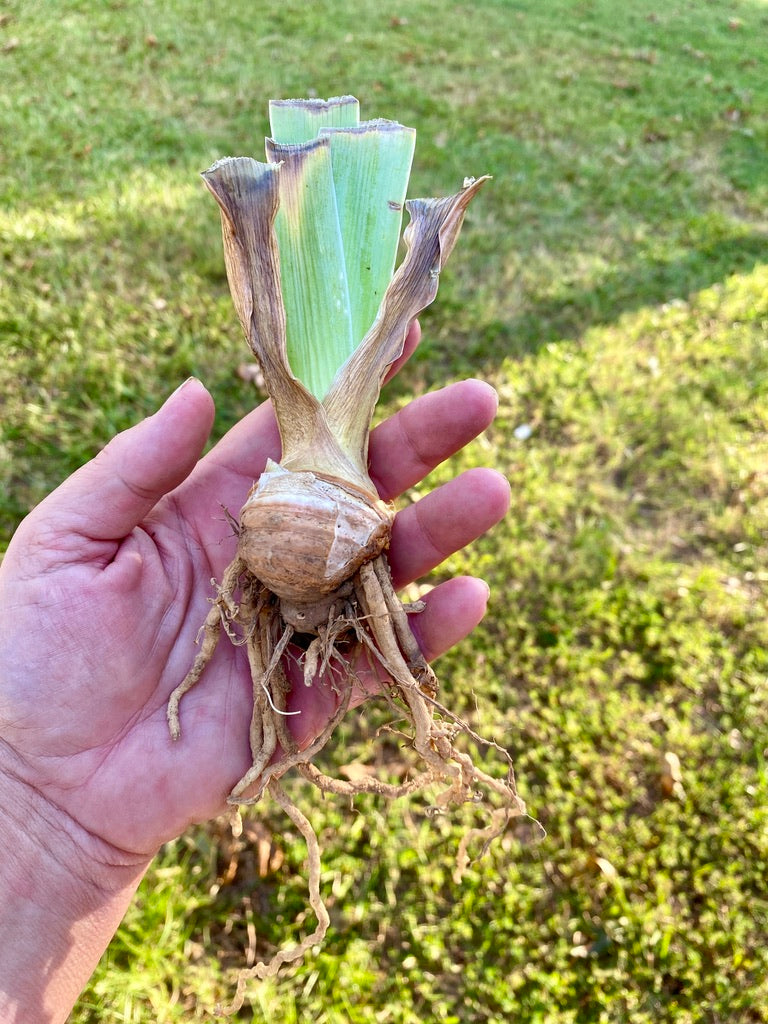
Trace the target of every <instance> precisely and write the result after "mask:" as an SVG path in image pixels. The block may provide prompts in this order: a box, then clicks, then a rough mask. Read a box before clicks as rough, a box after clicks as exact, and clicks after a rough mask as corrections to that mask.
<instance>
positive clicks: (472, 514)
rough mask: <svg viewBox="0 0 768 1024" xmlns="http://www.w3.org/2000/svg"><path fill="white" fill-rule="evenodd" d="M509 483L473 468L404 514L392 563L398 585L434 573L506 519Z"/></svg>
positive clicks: (395, 536)
mask: <svg viewBox="0 0 768 1024" xmlns="http://www.w3.org/2000/svg"><path fill="white" fill-rule="evenodd" d="M509 498H510V490H509V484H508V483H507V481H506V479H505V478H504V477H503V476H502V475H501V473H497V472H496V471H495V470H492V469H470V470H467V472H466V473H462V475H461V476H459V477H457V478H456V479H455V480H451V481H450V482H449V483H447V484H443V486H442V487H438V488H437V489H436V490H434V491H432V492H431V493H430V494H428V495H426V497H424V498H422V499H421V500H420V501H417V502H416V503H415V504H414V505H410V506H409V507H408V508H405V509H403V510H402V512H399V513H398V515H397V516H396V518H395V522H394V526H393V528H392V544H391V547H390V551H389V563H390V566H391V568H392V580H393V582H394V585H395V587H403V586H405V585H406V584H408V583H411V582H412V581H413V580H415V579H418V578H419V577H420V576H423V575H424V574H425V573H428V572H430V571H431V570H432V569H434V568H435V567H436V566H438V565H439V564H440V563H441V562H443V561H444V560H445V559H446V558H447V557H448V556H449V555H452V554H453V553H454V552H456V551H459V550H460V549H461V548H463V547H466V545H467V544H470V543H471V542H472V541H473V540H476V539H477V538H478V537H480V536H481V535H482V534H484V533H485V532H486V531H487V530H489V529H490V528H491V527H492V526H494V525H495V524H496V523H498V522H499V520H501V519H503V518H504V516H505V515H506V512H507V509H508V507H509Z"/></svg>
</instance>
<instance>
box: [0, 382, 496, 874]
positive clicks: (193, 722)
mask: <svg viewBox="0 0 768 1024" xmlns="http://www.w3.org/2000/svg"><path fill="white" fill-rule="evenodd" d="M455 388H463V389H464V400H465V401H464V409H463V413H464V415H463V417H459V419H460V421H461V422H457V416H456V398H457V397H458V396H457V395H456V394H455ZM455 388H454V389H447V390H453V391H454V394H453V395H452V396H450V397H449V395H448V394H447V393H446V392H443V393H438V395H434V396H427V398H425V399H422V400H421V402H420V403H414V404H413V405H412V406H410V407H409V408H408V409H406V410H404V411H403V412H402V413H400V414H398V417H395V418H394V419H393V420H392V421H390V422H389V423H388V424H386V425H383V426H382V427H381V428H379V432H378V435H376V434H375V435H374V438H372V445H371V454H372V466H373V472H374V474H376V472H377V471H378V476H377V477H375V478H376V479H377V482H378V484H379V487H380V490H381V491H382V494H383V496H384V497H386V498H391V497H394V496H395V494H396V493H399V491H400V490H402V489H404V488H405V487H407V486H410V485H412V484H413V483H415V482H417V480H418V479H420V478H421V476H422V475H423V474H424V472H425V471H428V470H429V468H431V467H432V466H433V465H436V464H437V463H438V462H440V461H442V459H443V458H445V457H446V456H447V455H449V454H450V453H451V452H452V451H455V450H456V449H457V448H459V447H461V445H462V444H464V443H466V441H468V440H469V439H470V438H471V437H473V436H475V434H476V433H477V432H478V431H479V430H480V429H483V428H484V427H485V426H486V425H487V423H488V422H489V420H490V418H491V417H492V415H493V410H494V407H495V403H494V400H493V398H492V395H491V392H490V389H487V388H485V387H484V386H483V385H479V384H478V383H477V382H465V384H463V385H456V386H455ZM185 392H186V394H185ZM211 416H212V407H211V403H210V398H209V397H208V396H207V393H205V392H204V391H203V389H202V387H200V386H199V385H197V384H196V382H195V387H192V388H187V389H183V390H182V391H181V392H179V393H177V396H174V399H173V400H169V402H168V403H167V404H166V406H165V407H164V408H163V410H161V413H159V414H158V415H157V416H156V417H153V418H151V419H150V420H147V421H145V422H144V423H143V424H140V425H139V426H138V427H137V428H134V430H133V431H130V432H127V433H126V434H124V435H121V436H120V437H119V438H118V439H116V442H115V443H113V444H112V445H111V446H109V447H108V449H107V450H105V452H104V453H103V454H102V456H101V457H100V459H99V460H96V461H95V462H94V463H91V464H89V466H86V467H84V469H83V470H81V471H80V474H76V475H75V476H74V477H72V478H71V479H70V480H69V481H67V482H66V484H65V485H63V486H62V488H61V489H60V490H59V491H57V492H54V494H53V495H51V496H50V497H49V498H48V499H47V500H46V502H43V503H42V504H41V506H39V508H38V509H37V510H36V511H35V513H33V516H32V517H30V520H29V521H28V522H27V524H25V525H24V526H23V527H22V528H21V529H20V531H19V534H18V535H17V538H16V540H15V542H14V544H13V545H12V547H11V548H10V549H9V552H8V555H7V556H6V560H5V562H4V563H3V566H2V575H1V576H0V606H2V607H4V608H10V609H11V612H10V615H6V616H5V617H4V623H3V632H2V634H0V737H2V739H0V752H2V753H5V754H8V758H7V760H8V764H9V770H12V771H14V772H16V773H18V774H19V775H21V776H22V777H23V778H24V780H25V782H27V783H29V784H31V785H34V786H35V788H36V789H38V790H39V791H40V792H42V793H43V794H44V795H45V797H46V799H48V800H49V801H50V802H51V803H52V804H54V805H55V806H56V807H58V808H60V809H61V810H62V811H63V812H64V813H65V814H66V815H68V816H69V817H70V818H71V819H72V820H73V821H74V822H76V823H77V825H78V826H79V827H81V828H83V829H85V830H86V831H87V832H89V833H90V834H92V835H94V836H97V837H99V838H101V839H103V840H106V841H108V842H109V843H111V844H112V845H114V846H117V847H119V848H120V849H123V850H127V851H130V852H132V853H136V854H142V855H146V856H151V855H152V854H153V853H154V851H155V850H156V849H157V847H158V846H159V844H160V843H162V842H163V841H164V840H166V839H169V838H171V837H173V836H176V835H178V834H180V832H181V831H183V829H184V828H185V827H186V826H187V825H188V824H189V823H190V822H192V821H197V820H203V819H205V818H208V817H211V816H213V815H215V814H217V813H220V812H221V810H222V809H223V806H224V800H225V798H226V795H227V793H228V792H229V790H230V788H231V786H232V785H233V783H234V782H235V781H236V780H237V779H238V778H240V776H241V775H242V774H243V773H244V772H245V770H246V769H247V767H248V766H249V764H250V752H249V748H248V736H247V732H248V727H247V724H248V721H249V718H250V708H251V695H250V689H251V682H250V673H249V671H248V667H247V662H246V660H245V657H244V653H243V651H242V650H241V649H239V648H236V647H234V646H233V645H231V644H229V643H221V644H219V647H218V649H217V651H216V654H215V655H214V659H213V661H212V662H211V664H210V665H209V667H208V669H207V670H206V676H205V678H204V679H203V681H202V682H201V684H200V685H199V686H198V687H197V688H196V689H195V691H193V692H192V693H190V694H189V696H188V698H187V699H186V700H185V705H184V709H183V712H182V736H181V739H180V740H179V741H178V742H177V743H172V742H171V740H170V738H169V735H168V727H167V722H166V702H167V699H168V696H169V694H170V692H171V690H172V689H173V688H174V687H175V686H176V685H177V684H178V683H179V682H180V680H181V679H182V678H183V677H184V675H185V674H186V672H187V671H188V669H189V667H190V664H191V660H192V658H193V657H194V653H195V648H194V647H193V645H192V640H193V638H194V637H195V635H196V633H197V630H198V629H199V627H200V625H201V623H202V621H203V619H204V618H205V615H206V612H207V609H208V604H207V599H208V597H209V596H210V595H211V592H212V588H211V585H210V580H211V578H212V577H216V578H220V577H221V572H222V571H223V568H224V567H225V566H226V564H227V563H228V562H229V561H230V559H231V557H232V555H233V553H234V546H235V539H234V536H233V535H232V531H231V529H230V527H229V526H228V524H227V522H226V517H225V515H224V512H223V510H222V506H224V507H227V508H230V509H235V510H236V509H239V507H240V505H241V504H242V501H243V499H244V497H245V494H246V493H247V491H248V489H249V487H250V485H251V483H252V480H253V479H254V478H255V477H256V476H257V475H258V473H259V472H260V471H261V468H262V467H263V464H264V461H265V459H266V458H267V457H268V456H271V457H273V458H274V457H276V456H277V454H278V451H279V440H278V437H277V433H276V429H275V426H274V422H273V420H272V417H271V413H270V412H269V410H268V408H266V407H261V408H260V409H257V410H256V411H255V412H254V413H253V414H251V416H249V417H247V418H246V420H244V421H243V422H242V423H241V424H238V426H237V427H235V428H233V430H232V431H231V432H230V434H229V435H227V437H226V438H225V439H224V440H223V441H222V442H220V443H219V445H217V447H216V448H214V449H213V451H212V452H211V453H209V455H208V456H206V458H205V459H203V460H201V461H200V462H199V463H197V464H196V465H195V460H196V458H197V454H198V452H199V450H200V447H201V446H202V444H203V442H204V439H205V436H207V432H208V429H209V428H210V420H211ZM254 439H255V440H254ZM419 452H420V453H421V454H419ZM395 456H397V458H395ZM193 466H194V468H193ZM190 471H191V472H190ZM471 475H472V477H473V478H472V480H471V481H469V480H465V483H464V484H463V485H462V484H461V481H456V482H454V484H453V485H446V487H445V488H443V489H442V495H441V492H436V493H435V494H434V495H433V496H432V497H431V504H430V499H429V498H428V499H425V501H424V502H422V503H421V506H422V507H421V510H420V509H419V506H414V507H412V508H411V509H409V510H408V512H407V513H404V514H402V515H401V516H399V517H398V521H397V523H396V528H395V532H394V535H393V547H392V564H393V573H394V576H395V579H396V582H397V583H398V584H400V585H402V584H403V583H405V582H407V581H408V580H409V579H412V578H415V577H416V576H418V575H421V574H422V573H423V572H425V571H427V570H428V569H429V568H431V567H432V566H433V565H435V564H437V562H439V561H440V560H441V558H442V557H445V555H446V554H448V553H449V552H450V551H452V550H456V549H457V548H459V547H461V546H463V544H465V543H466V542H467V541H468V540H470V539H472V538H473V537H474V536H477V535H478V534H479V533H481V532H483V531H484V530H485V529H487V528H488V527H489V526H490V525H491V524H492V522H495V521H496V520H497V519H498V518H499V516H500V515H501V514H503V511H504V509H505V507H506V500H507V491H506V484H505V483H504V482H503V481H502V480H501V478H499V477H498V476H497V475H496V474H492V473H490V472H489V471H475V473H474V474H471ZM147 480H149V481H150V483H149V484H148V483H147V482H146V481H147ZM174 488H175V489H174ZM451 488H453V491H451V490H450V489H451ZM166 491H170V493H167V494H165V496H164V497H162V498H160V500H159V501H158V500H157V499H158V498H159V497H160V495H161V494H164V493H165V492H166ZM481 496H482V497H484V499H485V500H484V501H482V500H480V501H478V498H480V497H481ZM137 523H138V524H139V525H135V524H137ZM401 523H402V525H400V524H401ZM474 582H475V581H470V580H465V581H461V580H457V581H453V585H452V584H446V585H444V587H443V588H438V589H437V590H436V591H435V592H434V595H435V596H434V597H433V600H432V601H431V603H430V607H429V609H428V610H427V611H426V612H424V613H423V616H422V617H421V618H422V621H420V622H419V623H418V630H419V634H420V635H419V639H420V641H421V643H422V646H423V647H424V648H425V649H426V653H427V654H428V656H433V655H435V654H437V653H440V651H441V650H444V649H445V648H446V647H448V646H450V645H451V644H452V643H453V642H455V641H456V640H457V639H459V638H460V637H461V636H462V635H464V634H465V633H466V632H467V631H468V630H469V629H470V628H472V626H473V625H474V624H475V622H476V621H477V620H478V619H479V617H480V616H481V615H482V610H483V608H482V607H481V606H484V598H483V597H482V596H481V592H480V590H479V589H478V587H477V586H473V585H472V584H473V583H474ZM440 591H442V597H441V596H440V593H439V592H440ZM332 706H333V695H332V693H331V691H330V689H328V688H324V687H323V686H322V683H320V684H319V686H318V687H316V688H315V689H314V692H313V693H312V697H311V700H307V699H304V700H303V701H302V715H301V716H297V717H300V719H301V722H300V726H299V727H298V732H299V735H303V736H304V737H306V738H308V737H310V736H311V735H313V734H315V733H316V732H317V731H319V730H320V729H321V728H322V726H323V725H324V724H325V722H326V721H327V718H328V715H329V713H330V711H331V710H332ZM293 721H296V720H295V719H294V720H293Z"/></svg>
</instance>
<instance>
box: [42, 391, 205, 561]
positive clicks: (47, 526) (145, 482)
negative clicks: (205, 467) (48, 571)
mask: <svg viewBox="0 0 768 1024" xmlns="http://www.w3.org/2000/svg"><path fill="white" fill-rule="evenodd" d="M213 412H214V407H213V399H212V398H211V396H210V395H209V393H208V392H207V391H206V389H205V387H204V386H203V385H202V384H201V383H200V381H199V380H196V379H195V378H194V377H190V378H189V380H187V381H185V382H184V383H183V384H182V385H181V387H179V388H177V390H176V391H174V392H173V394H172V395H171V396H170V397H169V398H168V399H167V400H166V402H165V404H164V405H163V406H161V408H160V409H158V411H157V412H156V413H155V414H154V415H153V416H150V417H148V418H147V419H145V420H142V422H141V423H138V424H137V425H136V426H135V427H131V428H130V429H128V430H125V431H123V433H121V434H118V435H117V436H116V437H114V438H113V439H112V440H111V441H110V442H109V444H107V445H106V447H105V448H104V449H103V450H102V451H101V452H99V454H98V455H97V456H96V457H95V458H94V459H92V460H91V462H88V463H86V465H84V466H82V467H81V468H80V469H79V470H77V472H75V473H73V474H72V476H71V477H69V479H67V480H65V481H64V483H63V484H61V486H60V487H58V488H57V489H56V490H55V491H53V492H52V493H51V494H50V495H49V496H48V497H47V498H46V499H45V500H44V501H42V502H41V503H40V505H38V506H37V508H36V509H35V510H34V512H33V513H32V515H31V516H30V517H29V519H28V520H27V523H28V524H29V525H30V526H32V525H34V526H36V527H37V529H40V527H41V526H43V523H44V533H45V535H46V536H47V537H49V538H50V537H51V535H52V534H53V536H54V538H55V540H56V544H55V546H54V550H55V554H56V561H57V562H61V561H69V560H70V559H69V558H68V557H67V554H66V553H65V552H69V555H70V557H71V556H72V554H74V551H73V550H72V548H73V547H74V548H75V550H77V553H78V556H79V558H82V546H81V545H82V541H83V540H84V539H85V540H91V541H102V542H103V541H114V542H116V543H117V542H119V541H121V540H122V539H123V538H124V537H126V536H127V535H128V534H129V533H130V532H131V530H132V529H133V528H134V527H135V526H137V525H138V524H139V523H140V522H141V521H142V520H143V519H144V517H145V516H146V515H147V513H148V512H150V511H151V509H152V508H153V507H154V505H155V504H156V503H157V502H158V500H159V499H160V498H161V497H162V496H163V495H164V494H167V493H168V491H171V490H173V488H174V487H176V486H178V485H179V484H180V483H181V482H182V481H183V480H185V479H186V477H187V476H189V474H190V473H191V472H192V470H193V469H194V466H195V464H196V462H197V460H198V459H199V457H200V453H201V452H202V449H203V445H204V444H205V442H206V440H207V438H208V435H209V433H210V430H211V427H212V425H213ZM65 538H72V540H73V541H74V542H75V544H74V545H72V546H70V544H69V543H68V541H67V540H66V539H65ZM62 556H63V557H62Z"/></svg>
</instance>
